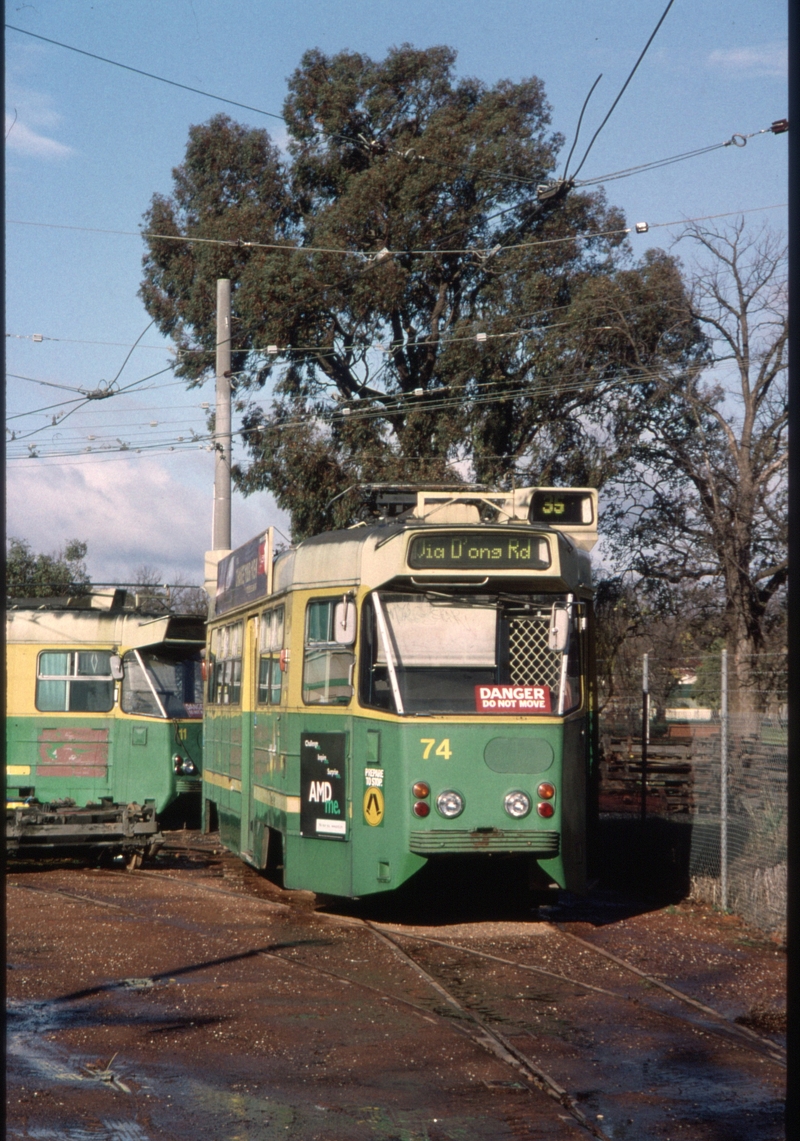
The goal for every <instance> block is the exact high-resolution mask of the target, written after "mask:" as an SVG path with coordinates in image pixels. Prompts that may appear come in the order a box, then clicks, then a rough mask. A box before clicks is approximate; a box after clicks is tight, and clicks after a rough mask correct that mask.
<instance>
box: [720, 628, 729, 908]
mask: <svg viewBox="0 0 800 1141" xmlns="http://www.w3.org/2000/svg"><path fill="white" fill-rule="evenodd" d="M719 768H720V777H719V895H720V906H721V907H722V910H723V911H727V910H728V651H727V650H723V651H722V660H721V662H720V702H719Z"/></svg>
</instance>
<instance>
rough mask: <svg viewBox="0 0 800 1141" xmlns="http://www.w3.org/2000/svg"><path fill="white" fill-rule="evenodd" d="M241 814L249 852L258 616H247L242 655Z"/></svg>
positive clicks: (243, 843)
mask: <svg viewBox="0 0 800 1141" xmlns="http://www.w3.org/2000/svg"><path fill="white" fill-rule="evenodd" d="M242 670H243V677H242V818H241V821H240V828H241V833H240V837H239V851H240V852H241V853H242V855H244V854H245V853H246V854H247V855H252V852H253V813H252V807H253V804H252V801H253V736H254V734H253V723H254V721H255V717H256V699H257V696H258V695H257V693H256V689H257V686H258V616H257V615H255V616H254V617H252V618H248V619H247V625H246V626H245V632H244V653H243V655H242Z"/></svg>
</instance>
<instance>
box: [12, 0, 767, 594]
mask: <svg viewBox="0 0 800 1141" xmlns="http://www.w3.org/2000/svg"><path fill="white" fill-rule="evenodd" d="M665 3H666V0H635V2H634V0H615V2H613V3H612V2H610V0H559V2H558V3H552V0H547V2H546V0H525V2H522V0H490V2H488V3H487V2H485V0H484V2H483V3H478V2H477V0H460V2H459V0H439V2H438V3H437V4H435V5H434V4H431V3H430V0H424V2H423V0H404V3H403V4H387V3H385V2H378V0H293V2H291V3H289V2H285V0H271V2H269V3H264V0H126V2H125V3H121V2H120V0H116V2H111V0H93V2H90V0H70V3H69V4H63V3H61V2H56V0H37V2H36V4H35V5H34V4H27V3H14V0H12V2H11V3H9V4H8V5H7V6H6V20H7V22H8V23H9V24H12V25H16V26H17V27H19V28H23V29H26V30H28V31H30V32H35V33H37V34H39V35H41V36H45V37H48V38H50V39H53V40H58V41H61V42H63V43H66V44H70V45H72V46H74V47H77V48H82V49H83V50H84V51H87V52H94V53H96V54H98V55H102V56H106V57H109V58H111V59H114V60H118V61H120V62H122V63H126V64H129V65H130V66H131V67H135V68H140V69H142V70H145V71H149V72H153V73H155V74H157V75H161V76H164V77H166V78H169V79H172V80H175V81H176V82H178V83H183V84H186V85H188V86H192V87H198V88H202V89H204V90H206V91H209V92H213V93H216V94H219V95H223V96H226V97H228V98H230V99H234V100H237V101H241V102H243V103H247V104H250V105H252V106H255V107H259V108H262V109H264V110H266V111H272V112H277V113H280V110H281V106H282V103H283V100H284V97H285V93H286V79H287V77H288V76H289V75H290V74H291V72H292V71H293V70H294V68H295V67H296V66H297V64H298V63H299V60H300V57H301V55H302V53H303V52H304V51H305V50H306V49H308V48H311V47H319V48H321V49H322V50H323V51H325V52H328V53H333V52H336V51H339V50H341V49H344V48H348V49H351V50H356V51H361V52H365V53H367V54H368V55H371V56H373V57H375V58H381V57H382V56H383V55H384V54H385V52H386V49H387V48H388V47H390V46H391V45H395V44H400V43H403V42H410V43H413V44H414V45H415V46H417V47H428V46H430V45H432V44H449V45H451V46H452V47H454V48H456V49H457V51H458V71H459V73H460V74H462V75H474V76H477V77H479V78H480V79H482V80H484V81H485V82H486V83H494V82H496V81H497V80H498V79H501V78H509V79H512V80H519V79H521V78H524V77H527V76H530V75H538V76H539V77H540V78H541V79H542V80H543V81H544V84H545V88H546V91H547V95H548V98H549V101H550V103H551V105H552V108H553V127H554V128H555V129H556V130H559V131H561V132H562V133H563V134H564V135H565V136H566V137H567V138H568V140H570V139H571V137H572V133H573V131H574V126H575V123H576V121H577V118H578V114H579V111H580V107H581V104H582V102H583V99H584V97H585V95H586V93H587V91H588V90H589V88H590V86H591V84H592V83H593V82H594V80H595V78H596V77H597V75H598V74H599V73H601V72H602V73H603V79H602V80H601V82H600V84H599V86H598V88H597V90H596V92H595V95H594V97H593V99H592V101H591V103H590V106H589V110H588V111H587V116H586V119H585V123H584V128H583V132H582V139H584V140H585V141H588V139H589V138H590V137H591V133H593V131H594V129H595V127H596V126H597V125H598V124H599V122H600V120H601V118H602V117H603V115H604V114H605V111H606V110H607V108H608V107H609V106H610V104H611V102H612V100H613V99H614V97H615V95H616V94H617V92H618V90H619V88H620V86H621V84H622V83H623V81H624V79H625V77H626V75H627V74H628V72H629V70H630V68H631V67H632V65H633V63H634V62H635V60H636V57H637V56H638V54H639V52H640V51H641V49H642V47H643V46H644V44H645V42H646V40H647V38H648V36H649V34H650V32H651V31H652V29H653V27H654V26H655V23H656V21H657V20H658V18H659V16H660V15H661V12H662V11H663V8H664V6H665ZM5 110H6V132H7V141H6V147H7V156H6V162H7V192H6V193H7V199H6V202H7V218H8V225H7V255H6V256H7V266H6V272H7V316H6V329H7V333H8V336H7V344H6V348H7V370H8V372H9V374H14V375H11V376H9V379H8V381H7V393H8V415H9V417H13V419H9V423H8V427H9V429H10V430H11V431H13V432H15V433H16V437H15V439H14V440H13V441H11V443H10V444H9V472H8V532H9V534H11V535H17V536H20V537H22V538H25V539H27V540H28V541H29V542H31V543H32V545H33V546H34V548H36V549H37V550H46V551H51V550H54V549H55V548H57V547H59V546H60V545H61V544H63V543H64V541H65V540H67V539H69V538H71V537H80V538H84V539H86V540H87V541H88V543H89V560H88V561H89V569H90V572H91V573H92V575H93V577H94V578H95V580H113V579H119V580H125V579H127V578H129V577H130V576H131V575H132V574H133V572H134V571H135V569H136V567H138V566H140V565H143V564H145V565H148V566H150V567H152V568H155V569H158V570H159V571H160V572H161V573H162V574H163V576H164V578H165V579H173V578H175V577H176V576H177V575H182V576H184V577H186V578H189V579H192V580H194V581H199V580H200V578H201V577H202V559H203V552H204V551H205V550H206V548H207V547H208V546H209V545H210V527H211V522H210V514H211V512H210V505H211V490H212V483H213V456H212V455H211V454H210V453H209V452H207V451H205V450H204V449H203V447H202V445H200V444H194V445H192V444H191V443H190V437H191V433H192V430H194V431H195V432H197V433H198V434H199V433H202V432H203V431H204V426H205V413H204V411H203V409H202V407H201V404H202V403H203V402H205V401H213V398H214V397H213V382H208V383H207V384H206V385H205V387H204V388H203V389H201V390H193V391H192V392H187V391H186V390H185V389H184V387H183V386H182V385H181V384H179V383H176V381H175V379H174V377H173V376H172V374H171V372H170V371H169V369H168V366H169V363H170V359H171V358H170V354H169V345H168V343H167V342H166V341H164V340H163V338H161V337H160V335H159V334H157V333H156V332H155V331H154V330H153V329H150V330H149V331H147V332H145V333H144V335H143V336H142V338H141V341H140V342H139V344H138V346H137V347H136V348H135V349H134V350H133V352H132V353H131V355H130V357H129V359H128V360H127V363H126V364H125V367H124V369H123V371H122V373H121V374H120V377H119V384H120V385H126V384H132V383H133V382H136V381H142V383H141V384H138V385H136V386H134V387H133V388H132V389H131V390H130V392H128V393H127V394H124V395H121V396H117V397H114V398H113V399H109V400H105V401H93V402H91V403H90V404H89V405H87V406H86V407H85V408H82V409H79V410H78V411H75V412H74V413H73V414H72V415H71V416H69V417H66V416H63V415H62V416H60V418H59V420H58V423H56V424H53V423H52V418H53V416H57V417H58V416H59V414H60V413H66V412H68V411H69V410H70V408H72V407H74V405H72V404H69V403H68V401H70V400H73V399H75V394H74V393H72V392H69V391H65V389H76V388H83V389H96V388H100V387H102V385H103V383H104V382H105V383H107V382H109V381H111V380H112V379H113V378H114V377H115V376H116V375H117V373H118V371H119V369H120V367H121V366H122V365H123V362H125V360H126V357H127V356H128V353H129V352H130V350H131V346H132V345H133V344H134V342H135V341H136V339H137V338H138V337H139V336H140V335H141V334H142V333H143V331H144V330H145V328H146V326H147V324H148V320H149V318H148V316H147V314H146V312H145V310H144V307H143V306H142V303H141V301H139V299H138V297H137V290H138V287H139V282H140V277H141V256H142V242H141V239H140V238H139V237H138V236H137V231H138V228H139V225H140V222H141V219H142V215H143V213H144V211H145V210H146V209H147V206H148V204H149V201H150V198H151V196H152V194H153V193H154V192H156V191H159V192H162V193H169V191H170V188H171V170H172V167H173V166H175V165H177V164H178V163H179V162H180V161H181V160H182V157H183V153H184V148H185V144H186V138H187V132H188V128H189V126H190V125H191V124H193V123H200V122H203V121H205V120H207V119H208V118H210V117H211V116H212V115H213V114H216V113H217V112H218V111H220V110H226V111H227V113H228V114H230V115H232V117H234V118H236V119H238V120H240V121H241V122H244V123H247V124H248V125H255V126H260V127H266V128H267V129H268V130H269V131H270V132H271V134H272V135H273V138H274V139H275V140H276V142H278V143H279V144H280V143H282V142H283V141H284V135H283V131H282V126H281V123H280V122H279V121H277V120H275V119H270V118H265V117H264V116H261V115H257V114H255V113H253V112H249V111H243V110H238V109H236V108H231V107H228V108H225V106H224V105H223V104H220V103H218V102H215V101H214V100H212V99H208V98H205V97H203V96H201V95H196V94H191V93H189V92H186V91H181V90H179V89H177V88H174V87H168V86H165V85H164V84H161V83H157V82H155V81H153V80H151V79H146V78H144V77H142V76H139V75H135V74H132V73H130V72H127V71H123V70H120V69H119V68H114V67H110V66H109V65H107V64H105V63H101V62H99V61H97V60H93V59H89V58H87V57H85V56H81V55H77V54H75V53H74V52H70V51H66V50H64V49H63V48H60V47H56V46H54V45H51V44H48V43H44V42H42V41H41V40H36V39H33V38H31V37H30V36H27V35H24V34H21V33H19V32H17V31H12V30H7V31H6V105H5ZM786 113H787V105H786V11H785V7H784V5H783V4H782V3H776V2H774V0H768V2H764V0H762V2H761V3H758V4H753V3H752V2H745V0H706V2H705V3H703V4H697V3H692V2H691V0H675V3H674V4H673V6H672V9H671V11H670V12H669V14H668V16H667V18H666V20H665V22H664V24H663V26H662V28H661V30H660V31H659V33H658V36H657V37H656V39H655V41H654V42H653V45H652V46H651V48H650V50H649V52H648V54H647V55H646V57H645V59H644V61H643V63H642V65H641V66H640V68H639V70H638V72H637V74H636V76H635V77H634V79H633V81H632V83H631V85H630V86H629V88H628V89H627V91H626V92H625V94H624V96H623V98H622V100H621V102H620V104H619V105H618V107H617V108H616V110H615V112H614V114H613V116H612V117H611V119H610V121H609V123H608V125H607V126H606V128H605V130H604V131H603V133H602V134H601V135H600V137H599V139H598V140H597V142H596V143H595V146H594V149H593V151H592V154H591V156H590V158H589V160H588V161H587V164H586V166H585V167H584V169H583V170H582V172H581V175H582V176H586V177H594V176H599V175H601V174H605V173H607V172H610V171H615V170H619V169H622V168H626V167H630V166H633V165H636V164H638V163H642V162H647V161H649V160H655V159H660V158H664V157H667V156H669V155H673V154H676V153H679V152H684V151H688V150H691V149H694V148H697V147H703V146H707V145H710V144H713V143H720V142H723V141H724V140H726V139H729V138H730V137H731V136H732V135H733V134H734V133H740V134H743V135H744V134H749V133H750V132H753V131H758V130H760V129H761V128H764V127H768V126H769V125H770V123H771V122H772V121H773V120H774V119H778V118H781V117H783V116H784V115H786ZM786 141H787V140H786V136H785V135H782V136H774V135H772V134H765V135H760V136H757V137H755V138H753V139H751V140H750V141H749V142H748V143H747V145H746V146H745V147H733V146H729V147H726V148H724V149H722V150H717V151H714V152H712V153H711V154H708V155H705V156H702V157H699V158H696V159H692V160H689V161H687V162H683V163H678V164H676V165H673V166H669V167H665V168H663V169H662V170H659V171H654V172H649V173H643V174H638V175H635V176H632V177H630V178H627V179H623V180H621V181H618V182H612V183H610V184H608V188H607V190H608V197H609V200H610V201H611V202H613V203H615V204H617V205H619V206H620V207H622V209H623V210H624V211H625V213H626V215H627V218H628V222H629V224H632V223H634V222H637V221H648V222H649V223H650V225H651V227H653V228H651V230H650V232H649V233H648V234H647V235H646V236H636V237H633V238H632V239H631V242H632V247H633V251H634V254H635V255H637V256H638V255H639V254H640V253H642V252H643V251H644V250H645V249H646V248H647V246H648V245H660V246H662V247H664V248H669V247H670V245H671V243H672V241H673V240H674V238H675V236H676V235H677V233H678V231H679V226H677V227H666V226H661V225H660V224H662V223H667V222H680V220H681V219H684V218H695V217H701V216H705V215H710V214H721V213H725V212H728V211H739V210H753V211H754V213H753V214H752V216H751V217H752V219H753V224H754V225H760V224H761V222H762V221H765V220H766V221H768V222H769V224H770V225H772V226H774V227H775V228H778V229H780V228H785V226H786V210H785V209H783V208H780V209H772V210H767V211H764V212H761V211H760V208H761V207H767V206H775V205H780V204H783V203H785V202H786V179H787V175H786V160H787V145H786ZM21 223H29V224H21ZM58 227H75V228H74V229H68V228H63V229H59V228H58ZM81 227H83V228H84V229H81ZM93 229H94V230H97V229H105V230H114V231H122V233H117V234H99V233H95V232H91V231H92V230H93ZM686 252H687V255H688V254H689V251H686ZM34 335H37V336H41V337H42V338H43V339H42V340H38V339H37V340H36V341H34V340H33V336H34ZM161 370H166V371H161ZM156 373H159V374H160V375H155V376H152V379H151V380H144V378H145V377H148V376H151V374H156ZM20 377H26V378H30V379H19V378H20ZM42 382H46V383H42ZM53 385H61V386H65V387H64V388H54V387H52V386H53ZM59 401H64V403H58V402H59ZM50 406H52V407H50ZM45 409H46V410H45ZM32 432H33V433H34V434H33V435H28V436H26V433H32ZM181 436H182V437H183V440H182V441H179V440H178V437H181ZM23 437H24V438H23ZM92 437H94V439H92ZM115 441H119V442H120V443H121V444H128V445H129V447H128V450H127V451H116V452H113V453H100V452H99V451H98V449H99V448H102V447H103V446H105V445H106V444H108V443H109V442H111V443H114V442H115ZM29 444H35V446H36V450H37V452H38V458H31V457H29V456H28V455H27V452H28V445H29ZM170 447H172V448H175V451H169V448H170ZM86 449H92V450H91V451H86ZM137 449H141V451H137ZM59 452H61V453H64V452H69V453H71V454H69V455H61V456H59V455H58V454H57V453H59ZM270 523H276V524H277V525H278V526H279V527H281V526H282V527H283V528H284V530H286V521H285V519H284V518H283V517H282V516H281V514H280V513H279V512H278V511H277V510H276V508H275V506H274V504H273V503H272V501H271V499H270V497H269V496H267V495H264V494H261V495H255V496H251V497H250V498H248V499H243V498H242V497H240V496H238V495H235V496H234V504H233V531H234V543H239V542H243V541H244V540H246V539H247V538H249V537H250V536H251V535H253V534H255V533H256V532H257V531H258V530H259V529H261V528H262V527H264V526H266V525H268V524H270Z"/></svg>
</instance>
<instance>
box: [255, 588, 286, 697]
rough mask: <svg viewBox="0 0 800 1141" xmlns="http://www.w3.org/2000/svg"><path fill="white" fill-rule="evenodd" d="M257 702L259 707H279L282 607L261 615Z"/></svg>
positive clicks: (281, 677) (281, 674)
mask: <svg viewBox="0 0 800 1141" xmlns="http://www.w3.org/2000/svg"><path fill="white" fill-rule="evenodd" d="M258 642H259V647H258V652H259V657H258V700H259V703H260V704H261V705H268V704H269V705H280V700H281V687H282V683H283V673H282V670H281V658H282V654H281V651H282V650H283V607H282V606H278V607H277V608H276V609H275V610H267V611H266V612H265V613H264V614H262V615H261V624H260V631H259V636H258Z"/></svg>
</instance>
